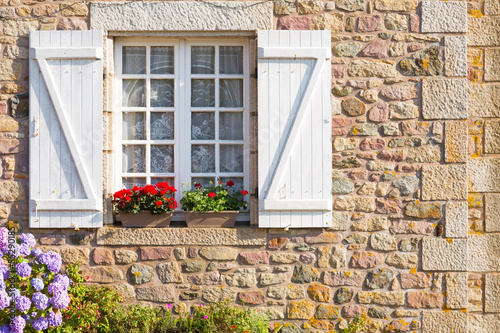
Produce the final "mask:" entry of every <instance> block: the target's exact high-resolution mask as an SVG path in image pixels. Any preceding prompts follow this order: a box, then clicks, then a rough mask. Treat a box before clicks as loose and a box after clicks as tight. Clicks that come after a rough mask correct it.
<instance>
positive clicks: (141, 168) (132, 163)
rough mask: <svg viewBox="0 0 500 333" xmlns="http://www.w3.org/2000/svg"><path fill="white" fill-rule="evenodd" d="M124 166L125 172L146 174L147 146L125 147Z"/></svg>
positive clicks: (123, 153) (123, 154)
mask: <svg viewBox="0 0 500 333" xmlns="http://www.w3.org/2000/svg"><path fill="white" fill-rule="evenodd" d="M122 166H123V167H122V171H123V172H131V173H136V172H146V146H142V145H124V146H123V152H122Z"/></svg>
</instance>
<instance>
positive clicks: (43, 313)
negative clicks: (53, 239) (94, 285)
mask: <svg viewBox="0 0 500 333" xmlns="http://www.w3.org/2000/svg"><path fill="white" fill-rule="evenodd" d="M35 245H36V241H35V237H34V236H33V235H32V234H22V235H21V236H20V237H19V238H18V239H15V238H13V237H11V238H10V239H9V231H8V230H7V229H6V228H0V252H1V254H2V260H0V333H21V332H42V331H45V330H47V328H49V327H58V326H60V325H61V324H62V315H61V310H62V309H65V308H67V307H68V306H69V304H70V301H71V299H70V296H69V295H68V287H69V285H70V279H69V277H68V276H67V275H63V274H60V271H61V264H62V260H61V256H60V255H59V254H57V253H55V252H52V251H49V252H46V253H44V252H42V251H41V250H40V249H35V248H34V247H35Z"/></svg>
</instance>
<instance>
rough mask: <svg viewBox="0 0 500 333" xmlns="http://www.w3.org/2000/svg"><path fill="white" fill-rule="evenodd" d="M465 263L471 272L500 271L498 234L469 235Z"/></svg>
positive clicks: (499, 240) (499, 236) (499, 235)
mask: <svg viewBox="0 0 500 333" xmlns="http://www.w3.org/2000/svg"><path fill="white" fill-rule="evenodd" d="M467 247H468V249H467V252H468V260H467V265H468V268H469V271H471V272H500V234H484V235H469V238H468V239H467Z"/></svg>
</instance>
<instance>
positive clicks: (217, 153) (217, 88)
mask: <svg viewBox="0 0 500 333" xmlns="http://www.w3.org/2000/svg"><path fill="white" fill-rule="evenodd" d="M214 48H215V59H214V62H215V64H214V70H215V82H214V83H215V117H214V118H215V128H214V131H215V140H214V141H215V142H214V144H215V180H216V181H217V177H219V172H220V145H219V107H220V106H219V103H220V101H219V95H220V83H219V45H218V44H215V45H214Z"/></svg>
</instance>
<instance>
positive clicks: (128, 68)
mask: <svg viewBox="0 0 500 333" xmlns="http://www.w3.org/2000/svg"><path fill="white" fill-rule="evenodd" d="M122 55H123V66H122V67H123V69H122V73H123V74H146V47H145V46H124V47H123V53H122Z"/></svg>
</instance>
